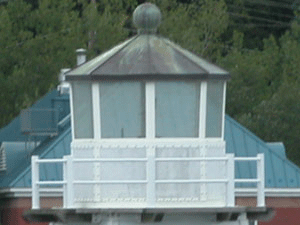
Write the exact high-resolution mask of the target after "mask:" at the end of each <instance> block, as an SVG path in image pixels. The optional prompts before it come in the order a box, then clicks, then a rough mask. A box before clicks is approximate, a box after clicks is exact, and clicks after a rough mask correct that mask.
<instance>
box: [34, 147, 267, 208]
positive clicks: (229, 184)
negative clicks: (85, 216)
mask: <svg viewBox="0 0 300 225" xmlns="http://www.w3.org/2000/svg"><path fill="white" fill-rule="evenodd" d="M152 153H153V152H152ZM238 161H256V162H257V178H256V179H253V178H252V179H235V175H234V171H235V162H238ZM107 162H108V163H122V162H131V163H134V162H140V163H144V164H145V165H144V166H145V167H146V170H147V172H146V178H145V179H122V180H103V179H98V180H96V179H94V180H91V179H81V180H78V179H76V178H74V177H76V175H75V174H74V173H75V172H74V168H76V164H82V163H83V164H85V165H86V164H88V165H90V164H95V163H96V164H97V163H102V164H103V163H107ZM158 162H169V163H176V162H199V163H200V164H201V163H202V164H201V165H202V166H203V165H204V166H205V165H206V166H207V164H208V163H209V162H213V163H214V162H222V163H223V164H224V166H225V168H224V170H226V174H225V176H224V177H222V178H214V177H212V178H211V177H210V178H206V177H201V178H200V179H199V178H182V179H158V178H157V177H156V171H155V170H156V169H157V165H156V164H157V163H158ZM44 163H48V164H49V163H60V164H63V180H58V181H46V180H44V181H41V180H40V178H39V164H44ZM83 164H82V165H83ZM116 165H117V164H116ZM219 172H220V173H221V172H222V171H219ZM236 183H256V184H257V206H265V195H264V155H263V154H258V155H257V157H236V158H234V155H233V154H226V156H225V157H192V158H191V157H160V158H159V157H155V154H147V157H144V158H73V157H71V156H65V157H64V158H63V159H38V157H37V156H32V208H33V209H39V208H40V194H39V193H40V187H42V186H44V185H62V187H63V207H64V208H74V207H75V208H76V207H77V205H76V204H75V191H76V190H77V189H76V187H77V186H76V185H91V186H93V187H94V186H96V185H98V186H96V189H97V190H98V191H99V189H101V188H100V187H99V185H116V184H117V185H118V184H119V185H132V184H134V185H144V186H145V189H146V190H145V193H146V194H145V195H146V196H145V200H144V204H142V205H140V207H147V206H148V207H149V206H151V207H157V206H158V207H159V206H161V205H160V204H161V202H163V203H164V204H165V203H166V202H168V201H171V202H172V200H174V198H172V199H171V198H160V200H159V198H158V197H157V193H158V192H159V191H158V188H157V185H159V184H162V185H176V184H179V185H185V184H188V185H189V184H197V185H200V186H199V187H201V189H203V190H206V189H209V188H207V185H214V184H224V185H225V189H224V190H225V193H224V194H223V195H224V196H223V197H224V199H225V201H224V202H225V204H224V205H222V204H221V205H220V207H224V206H227V207H234V206H235V195H234V190H235V184H236ZM197 187H198V186H197ZM92 189H93V188H92ZM94 189H95V188H94ZM128 189H129V188H128ZM74 190H75V191H74ZM174 190H176V189H174ZM174 190H173V191H174ZM222 190H223V189H222ZM77 191H78V190H77ZM81 191H83V190H82V189H81V190H79V193H80V192H81ZM207 191H208V192H209V191H210V190H206V192H207ZM86 192H88V191H86ZM203 193H204V192H203ZM203 193H202V192H201V195H202V194H203ZM206 194H207V193H206ZM95 198H96V197H95ZM199 199H200V200H199ZM199 199H198V200H197V199H196V200H195V199H194V200H193V199H190V200H191V201H194V202H195V203H196V204H194V207H197V206H198V207H205V204H204V205H201V204H198V203H200V202H201V201H202V200H203V199H204V202H205V200H207V202H208V201H210V200H209V199H207V197H204V198H203V197H202V196H200V198H199ZM118 201H119V202H120V201H121V202H122V201H125V202H126V201H128V199H127V200H126V198H123V199H119V200H118ZM141 201H142V202H143V200H141ZM176 201H177V202H176V204H175V207H180V206H186V204H185V203H184V201H185V199H184V198H178V199H176ZM96 203H97V200H96V199H90V203H89V204H85V207H90V206H92V207H93V205H95V204H96ZM113 204H115V203H113ZM197 204H198V205H197ZM96 205H97V204H96ZM98 205H99V204H98ZM104 205H107V204H106V203H105V204H104ZM172 205H174V204H172ZM163 206H165V205H163ZM172 207H173V206H172Z"/></svg>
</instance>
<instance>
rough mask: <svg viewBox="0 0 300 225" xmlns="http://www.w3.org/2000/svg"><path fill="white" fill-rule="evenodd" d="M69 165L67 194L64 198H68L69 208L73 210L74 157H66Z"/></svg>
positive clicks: (67, 166)
mask: <svg viewBox="0 0 300 225" xmlns="http://www.w3.org/2000/svg"><path fill="white" fill-rule="evenodd" d="M66 160H67V164H66V168H67V193H64V197H66V198H67V208H72V207H73V204H74V192H73V191H74V184H73V177H74V176H73V170H74V166H73V157H72V156H66Z"/></svg>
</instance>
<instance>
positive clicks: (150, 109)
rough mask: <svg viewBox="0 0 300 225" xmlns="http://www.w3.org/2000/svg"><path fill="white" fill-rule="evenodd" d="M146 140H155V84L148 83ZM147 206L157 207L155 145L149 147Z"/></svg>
mask: <svg viewBox="0 0 300 225" xmlns="http://www.w3.org/2000/svg"><path fill="white" fill-rule="evenodd" d="M145 98H146V99H145V104H146V106H145V110H146V113H145V114H146V115H145V117H146V122H145V125H146V140H149V139H150V140H154V139H155V83H154V82H146V97H145ZM147 159H148V162H147V192H146V193H147V204H148V205H150V206H152V207H153V206H155V202H156V188H155V179H156V178H155V169H156V164H155V144H150V145H148V146H147Z"/></svg>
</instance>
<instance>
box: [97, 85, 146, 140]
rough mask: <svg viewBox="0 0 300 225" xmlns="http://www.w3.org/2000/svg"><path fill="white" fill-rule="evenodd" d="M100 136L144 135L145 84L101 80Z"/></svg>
mask: <svg viewBox="0 0 300 225" xmlns="http://www.w3.org/2000/svg"><path fill="white" fill-rule="evenodd" d="M100 111H101V114H100V115H101V136H102V138H140V137H145V84H144V83H141V82H101V83H100Z"/></svg>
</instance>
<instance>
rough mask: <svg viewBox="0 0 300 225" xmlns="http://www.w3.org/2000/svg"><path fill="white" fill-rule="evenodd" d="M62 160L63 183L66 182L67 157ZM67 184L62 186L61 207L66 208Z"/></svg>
mask: <svg viewBox="0 0 300 225" xmlns="http://www.w3.org/2000/svg"><path fill="white" fill-rule="evenodd" d="M63 159H65V161H63V181H67V180H68V161H67V156H64V157H63ZM68 188H69V187H68V183H64V184H63V207H64V208H67V206H68Z"/></svg>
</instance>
